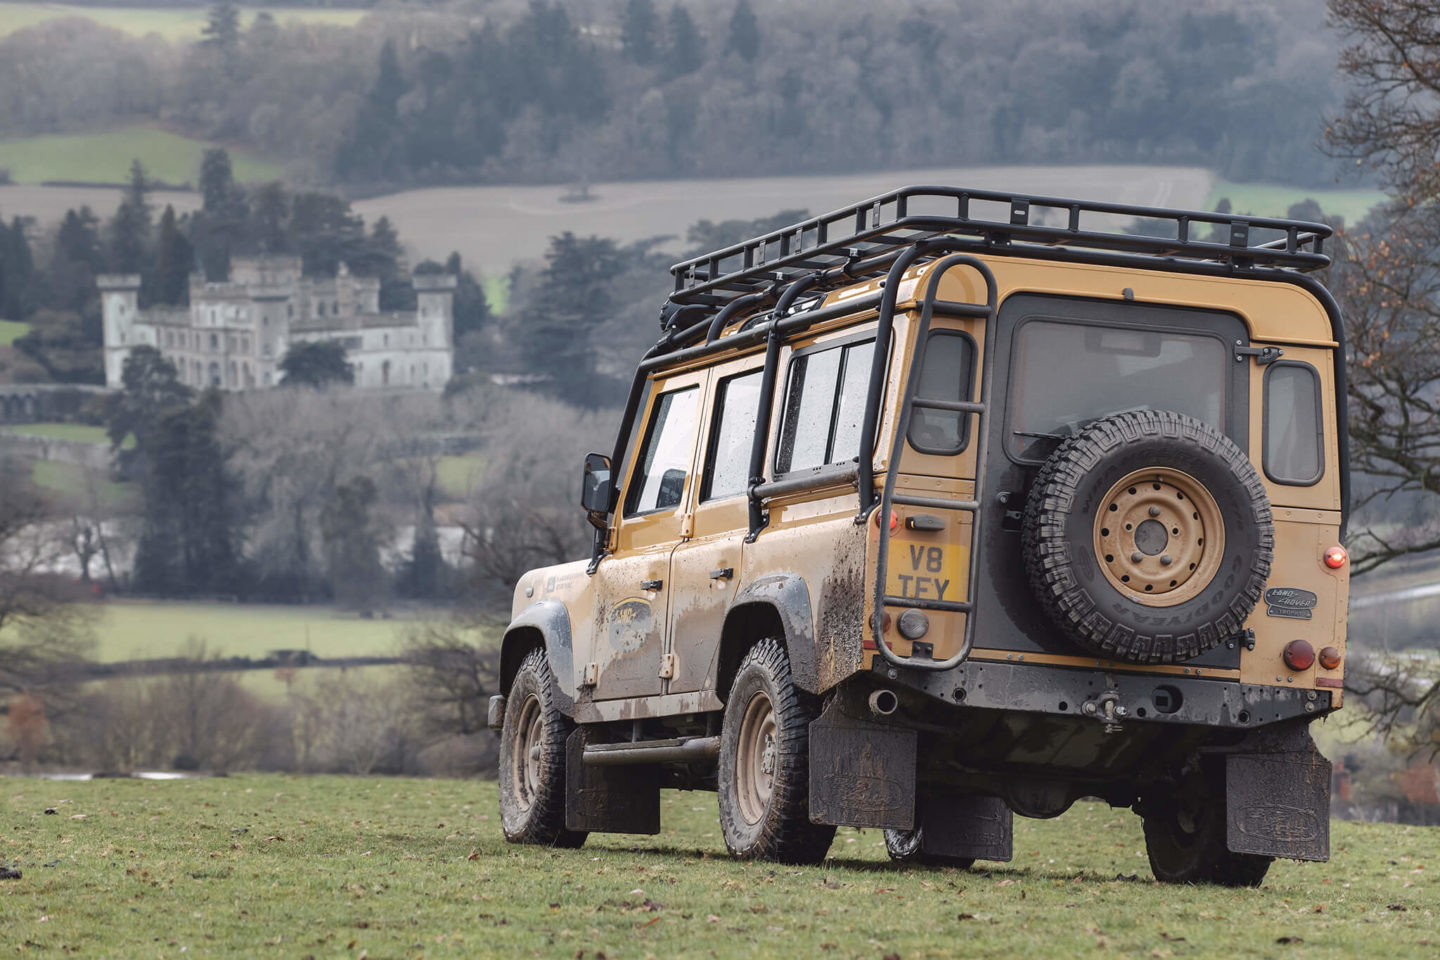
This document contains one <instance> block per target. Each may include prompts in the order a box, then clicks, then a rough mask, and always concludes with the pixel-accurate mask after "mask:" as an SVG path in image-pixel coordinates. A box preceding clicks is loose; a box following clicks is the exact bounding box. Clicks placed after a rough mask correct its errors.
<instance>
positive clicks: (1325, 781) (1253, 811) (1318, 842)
mask: <svg viewBox="0 0 1440 960" xmlns="http://www.w3.org/2000/svg"><path fill="white" fill-rule="evenodd" d="M1306 739H1307V740H1308V739H1309V738H1308V737H1307V738H1306ZM1225 807H1226V821H1227V822H1226V832H1225V844H1226V846H1228V847H1229V848H1230V850H1231V852H1232V853H1255V854H1260V855H1262V856H1267V857H1284V858H1286V859H1291V860H1329V859H1330V761H1329V760H1326V759H1325V758H1324V757H1323V756H1321V754H1320V752H1319V751H1318V750H1316V749H1315V747H1314V745H1313V744H1311V745H1310V748H1309V750H1302V751H1295V752H1289V753H1260V754H1255V753H1240V754H1232V755H1230V756H1228V757H1226V758H1225Z"/></svg>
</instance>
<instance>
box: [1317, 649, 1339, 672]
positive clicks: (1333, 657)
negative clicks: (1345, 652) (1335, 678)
mask: <svg viewBox="0 0 1440 960" xmlns="http://www.w3.org/2000/svg"><path fill="white" fill-rule="evenodd" d="M1320 666H1322V667H1324V668H1325V669H1326V670H1334V669H1335V668H1336V667H1338V666H1340V651H1339V650H1338V649H1336V648H1335V647H1322V648H1321V649H1320Z"/></svg>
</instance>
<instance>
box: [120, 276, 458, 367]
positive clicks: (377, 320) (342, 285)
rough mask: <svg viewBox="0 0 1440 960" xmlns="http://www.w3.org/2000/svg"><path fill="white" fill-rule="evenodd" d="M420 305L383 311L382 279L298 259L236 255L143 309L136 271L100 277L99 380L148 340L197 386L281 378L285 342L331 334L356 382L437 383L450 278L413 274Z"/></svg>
mask: <svg viewBox="0 0 1440 960" xmlns="http://www.w3.org/2000/svg"><path fill="white" fill-rule="evenodd" d="M413 279H414V284H415V294H416V300H417V304H416V309H415V310H413V311H391V312H384V313H382V312H381V311H380V281H379V280H377V279H374V278H369V277H356V276H352V275H351V274H350V272H349V270H347V269H346V267H345V266H344V265H343V264H342V265H341V266H340V270H339V272H338V274H337V275H336V276H335V277H334V278H333V279H316V278H313V277H306V276H304V275H303V272H302V270H301V264H300V258H299V257H289V256H264V257H236V258H235V260H234V261H233V263H232V264H231V268H230V279H229V281H227V282H225V283H210V282H207V281H206V280H205V278H204V277H203V276H201V275H199V274H195V275H192V276H191V277H190V305H189V306H188V307H153V308H150V309H147V310H141V309H139V294H140V277H139V276H133V275H117V274H108V275H105V276H101V277H99V278H98V284H99V287H100V300H101V304H102V308H103V315H104V323H105V385H106V386H107V387H110V388H112V389H117V388H119V387H120V386H121V385H122V381H121V374H122V372H123V370H124V366H125V358H126V357H127V356H128V355H129V353H130V350H131V349H132V348H134V347H137V346H140V345H142V344H143V345H146V346H151V347H154V348H155V349H157V350H159V351H160V352H161V353H162V354H164V355H165V358H166V359H168V360H169V361H170V362H171V363H173V364H175V368H176V369H177V370H178V371H179V373H180V379H181V380H182V381H184V382H185V383H186V384H187V385H189V386H192V387H195V388H197V389H204V388H207V387H217V388H219V389H221V390H253V389H258V388H264V387H270V386H274V385H276V384H278V383H279V382H280V378H281V371H280V361H281V359H283V358H284V356H285V351H286V350H288V349H289V348H290V346H291V344H295V343H304V342H313V341H319V340H336V341H339V342H340V343H341V344H342V345H343V346H344V347H345V356H346V359H347V360H348V361H349V362H350V364H351V365H352V366H353V367H354V369H355V385H356V386H357V387H369V388H374V389H385V388H389V389H410V390H439V389H441V388H443V387H444V386H445V384H446V383H447V382H448V381H449V379H450V375H451V373H452V371H453V369H454V361H455V345H454V333H453V307H454V295H455V278H454V277H452V276H450V275H448V274H418V275H416V276H415V277H414V278H413Z"/></svg>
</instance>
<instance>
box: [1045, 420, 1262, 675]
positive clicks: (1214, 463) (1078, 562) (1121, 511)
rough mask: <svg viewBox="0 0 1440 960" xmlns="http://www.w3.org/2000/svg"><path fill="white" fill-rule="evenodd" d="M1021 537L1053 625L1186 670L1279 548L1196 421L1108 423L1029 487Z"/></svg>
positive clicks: (1086, 433) (1230, 454)
mask: <svg viewBox="0 0 1440 960" xmlns="http://www.w3.org/2000/svg"><path fill="white" fill-rule="evenodd" d="M1127 518H1129V519H1127ZM1023 532H1024V555H1025V566H1026V571H1027V573H1028V575H1029V579H1030V584H1031V589H1032V590H1033V592H1034V594H1035V596H1036V598H1037V600H1038V601H1039V603H1040V605H1041V607H1042V609H1044V611H1045V612H1046V614H1047V615H1048V616H1049V618H1050V619H1051V620H1052V621H1053V622H1054V623H1055V625H1056V626H1057V627H1059V628H1060V629H1061V630H1063V631H1064V632H1065V634H1066V635H1067V636H1069V637H1070V638H1071V639H1072V640H1074V641H1075V642H1076V643H1077V644H1079V645H1080V646H1082V647H1084V648H1086V649H1087V650H1088V651H1090V652H1092V653H1096V654H1099V655H1101V656H1105V657H1110V658H1114V659H1117V660H1124V661H1128V662H1131V663H1169V662H1175V661H1181V660H1188V659H1190V658H1192V657H1195V656H1198V655H1200V654H1201V653H1204V652H1205V651H1206V650H1209V649H1210V648H1212V647H1214V646H1216V645H1217V644H1219V643H1220V642H1222V641H1223V640H1225V639H1226V638H1228V637H1232V636H1234V635H1236V634H1237V633H1239V632H1240V630H1241V629H1242V627H1243V625H1244V623H1245V619H1246V617H1248V616H1249V614H1250V611H1251V610H1253V609H1254V607H1255V604H1256V603H1257V602H1258V601H1259V599H1260V595H1261V593H1262V592H1263V590H1264V588H1265V581H1266V579H1267V578H1268V577H1269V575H1270V562H1271V559H1272V557H1273V553H1274V545H1275V528H1274V525H1273V523H1272V521H1271V513H1270V502H1269V500H1268V498H1267V497H1266V496H1265V489H1264V487H1263V486H1262V485H1261V482H1260V478H1259V477H1258V476H1257V475H1256V473H1255V468H1254V467H1253V466H1252V465H1251V463H1250V461H1249V459H1248V458H1247V457H1246V456H1245V454H1244V453H1243V452H1242V451H1241V450H1240V449H1239V448H1238V447H1237V446H1235V444H1234V443H1233V442H1232V441H1231V440H1230V439H1229V438H1228V437H1226V436H1224V435H1223V434H1221V433H1220V432H1219V431H1217V430H1215V429H1214V428H1212V427H1210V426H1209V425H1207V424H1205V423H1202V422H1201V421H1199V420H1196V419H1194V418H1193V417H1188V416H1185V415H1183V414H1179V413H1170V412H1165V411H1155V410H1142V411H1131V412H1127V413H1121V414H1115V415H1113V416H1109V417H1104V418H1102V419H1100V420H1097V421H1095V422H1094V423H1091V424H1090V425H1088V426H1087V427H1085V428H1084V429H1083V430H1082V431H1081V432H1080V433H1079V434H1077V435H1076V436H1074V437H1071V438H1070V439H1068V440H1066V441H1065V442H1064V443H1062V444H1061V445H1060V447H1059V448H1058V449H1056V451H1055V452H1054V453H1053V454H1052V455H1051V456H1050V458H1049V459H1048V460H1046V461H1045V464H1044V465H1043V466H1042V467H1041V469H1040V472H1039V475H1038V476H1037V477H1036V479H1035V483H1034V485H1033V487H1032V488H1031V493H1030V496H1029V499H1028V500H1027V502H1026V505H1025V517H1024V524H1023ZM1207 538H1208V539H1209V543H1208V545H1207V543H1206V540H1207Z"/></svg>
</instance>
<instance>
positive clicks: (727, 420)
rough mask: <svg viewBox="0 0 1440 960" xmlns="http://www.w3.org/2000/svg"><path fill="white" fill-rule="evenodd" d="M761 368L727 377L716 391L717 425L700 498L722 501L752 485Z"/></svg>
mask: <svg viewBox="0 0 1440 960" xmlns="http://www.w3.org/2000/svg"><path fill="white" fill-rule="evenodd" d="M762 374H763V371H761V370H755V371H753V372H751V373H742V374H740V375H738V376H734V377H727V378H726V379H724V380H721V381H720V388H719V389H718V390H717V391H716V394H715V417H714V421H715V426H714V427H713V428H712V431H711V438H710V452H709V454H708V456H707V459H706V461H705V482H704V484H703V485H702V486H701V488H700V499H701V500H719V499H721V498H723V497H733V496H736V495H738V494H741V493H744V492H745V491H746V489H747V488H748V487H749V485H750V484H749V480H750V477H749V474H750V445H751V443H752V442H753V440H754V438H755V416H756V413H757V412H758V411H759V409H760V378H761V376H762Z"/></svg>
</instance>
